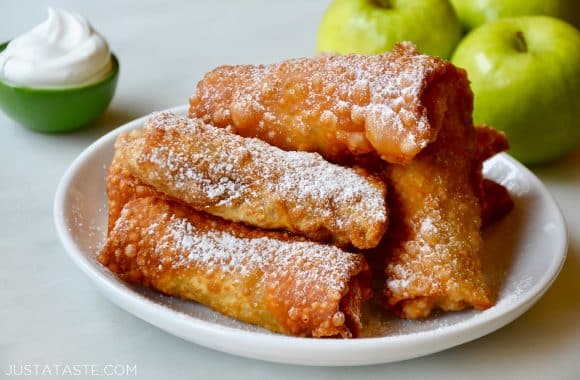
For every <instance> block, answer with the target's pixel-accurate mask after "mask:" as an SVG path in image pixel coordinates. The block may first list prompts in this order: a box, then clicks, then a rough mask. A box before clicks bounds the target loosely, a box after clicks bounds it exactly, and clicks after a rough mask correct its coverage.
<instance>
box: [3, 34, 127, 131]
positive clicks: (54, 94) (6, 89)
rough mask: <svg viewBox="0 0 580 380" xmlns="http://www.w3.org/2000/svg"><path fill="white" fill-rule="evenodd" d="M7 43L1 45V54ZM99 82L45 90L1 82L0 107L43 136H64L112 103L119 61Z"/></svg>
mask: <svg viewBox="0 0 580 380" xmlns="http://www.w3.org/2000/svg"><path fill="white" fill-rule="evenodd" d="M6 45H8V42H5V43H3V44H1V45H0V52H2V51H3V50H4V49H5V48H6ZM111 59H112V60H113V68H112V69H111V72H110V73H109V74H108V75H107V76H106V77H105V78H104V79H102V80H100V81H99V82H96V83H92V84H89V85H86V86H81V87H68V88H62V89H52V88H51V89H44V88H33V87H20V86H13V85H11V84H8V83H5V82H3V81H2V80H0V108H2V110H3V111H4V112H5V113H6V114H7V115H8V116H10V117H11V118H12V119H14V120H15V121H17V122H18V123H20V124H22V125H23V126H25V127H27V128H30V129H32V130H35V131H38V132H43V133H64V132H69V131H73V130H75V129H78V128H81V127H83V126H85V125H87V124H88V123H90V122H91V121H93V120H95V119H96V118H97V117H99V116H100V115H101V114H102V113H103V112H105V110H106V109H107V106H108V105H109V103H110V102H111V99H112V98H113V95H114V93H115V88H116V87H117V79H118V78H119V61H118V60H117V57H115V56H114V55H113V54H111Z"/></svg>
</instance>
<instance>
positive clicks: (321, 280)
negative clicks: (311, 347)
mask: <svg viewBox="0 0 580 380" xmlns="http://www.w3.org/2000/svg"><path fill="white" fill-rule="evenodd" d="M98 258H99V261H100V262H101V263H102V264H103V265H105V266H106V267H108V268H109V269H110V270H111V271H112V272H114V273H116V274H117V275H118V276H119V277H120V278H121V279H123V280H126V281H128V282H131V283H134V284H139V285H144V286H148V287H151V288H153V289H156V290H158V291H160V292H163V293H165V294H168V295H172V296H177V297H181V298H184V299H188V300H194V301H197V302H200V303H202V304H205V305H208V306H209V307H211V308H212V309H214V310H216V311H218V312H220V313H223V314H225V315H228V316H230V317H233V318H236V319H238V320H241V321H244V322H247V323H252V324H256V325H259V326H262V327H265V328H267V329H269V330H272V331H275V332H280V333H284V334H289V335H297V336H312V337H343V338H349V337H352V336H356V335H357V334H358V332H359V331H360V328H361V318H360V305H361V303H362V302H364V301H365V300H367V299H369V298H370V296H371V293H372V291H371V289H370V279H369V269H368V265H367V263H366V261H365V259H364V257H363V256H362V255H357V254H352V253H348V252H345V251H343V250H341V249H339V248H337V247H335V246H331V245H324V244H319V243H314V242H309V241H306V240H304V239H303V238H299V237H296V236H293V235H291V234H288V233H285V232H278V231H263V230H259V229H255V228H251V227H247V226H244V225H241V224H237V223H233V222H229V221H225V220H223V219H219V218H216V217H212V216H210V215H207V214H204V213H200V212H197V211H194V210H192V209H191V208H189V207H187V206H183V205H181V204H178V203H176V202H173V201H170V200H167V199H162V198H157V197H145V198H136V199H133V200H130V201H129V202H128V203H127V204H126V205H125V206H124V208H123V210H122V212H121V214H120V216H119V218H118V219H117V220H116V222H115V224H114V227H113V229H112V230H111V232H110V234H109V237H108V239H107V241H106V244H105V245H104V247H103V248H102V250H101V252H100V254H99V257H98Z"/></svg>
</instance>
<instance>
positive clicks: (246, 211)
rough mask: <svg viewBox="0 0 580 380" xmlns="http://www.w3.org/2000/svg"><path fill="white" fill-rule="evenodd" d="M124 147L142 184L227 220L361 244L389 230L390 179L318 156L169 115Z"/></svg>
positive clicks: (124, 140)
mask: <svg viewBox="0 0 580 380" xmlns="http://www.w3.org/2000/svg"><path fill="white" fill-rule="evenodd" d="M116 149H117V150H118V156H119V157H120V162H121V163H122V166H124V167H125V169H127V170H128V171H129V172H130V173H131V174H133V175H134V176H135V177H136V178H139V179H140V180H141V181H142V182H144V183H146V184H149V185H151V186H153V187H154V188H155V189H157V190H158V191H160V192H161V193H164V194H167V195H168V196H171V197H173V198H175V199H179V200H181V201H183V202H184V203H187V204H188V205H190V206H191V207H193V208H194V209H196V210H200V211H205V212H208V213H210V214H213V215H216V216H220V217H222V218H224V219H228V220H232V221H236V222H244V223H246V224H249V225H253V226H257V227H261V228H266V229H282V230H286V231H290V232H294V233H298V234H302V235H304V236H307V237H309V238H311V239H313V240H317V241H324V242H326V241H330V242H334V243H337V244H340V245H342V246H350V245H353V246H355V247H357V248H371V247H374V246H376V245H377V244H378V243H379V241H380V240H381V238H382V236H383V234H384V232H385V230H386V227H387V207H386V188H385V184H384V182H383V181H382V180H381V179H380V178H378V177H377V176H375V175H371V174H369V173H368V172H366V171H365V170H364V169H352V168H347V167H342V166H339V165H335V164H331V163H329V162H328V161H326V160H324V159H323V158H322V157H321V156H320V155H319V154H317V153H308V152H286V151H283V150H281V149H279V148H277V147H274V146H271V145H269V144H268V143H266V142H264V141H261V140H258V139H253V138H246V137H241V136H238V135H235V134H232V133H230V132H228V131H227V130H225V129H221V128H215V127H213V126H210V125H206V124H204V123H203V122H201V121H199V120H192V119H188V118H184V117H178V116H175V115H172V114H168V113H159V114H154V115H152V116H151V117H150V118H149V119H148V120H147V122H146V123H145V127H144V128H143V130H142V131H134V132H132V133H131V134H129V135H122V136H121V137H120V138H119V140H118V143H117V145H116Z"/></svg>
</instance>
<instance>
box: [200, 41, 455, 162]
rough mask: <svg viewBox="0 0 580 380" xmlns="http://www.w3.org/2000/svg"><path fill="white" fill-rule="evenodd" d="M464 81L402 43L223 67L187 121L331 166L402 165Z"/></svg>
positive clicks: (425, 140) (431, 133)
mask: <svg viewBox="0 0 580 380" xmlns="http://www.w3.org/2000/svg"><path fill="white" fill-rule="evenodd" d="M464 76H465V72H464V71H463V70H461V69H458V68H456V67H455V66H453V65H452V64H451V63H449V62H447V61H445V60H442V59H440V58H438V57H433V56H427V55H421V54H418V53H417V52H416V51H415V47H414V46H413V45H412V44H411V43H408V42H407V43H402V44H397V45H395V47H394V48H393V50H392V51H391V52H387V53H385V54H381V55H373V56H365V55H354V54H352V55H345V56H336V55H320V56H317V57H314V58H301V59H290V60H287V61H283V62H281V63H277V64H271V65H239V66H221V67H218V68H216V69H215V70H213V71H211V72H209V73H207V74H206V75H205V76H204V77H203V79H202V80H201V81H200V82H199V83H198V84H197V90H196V92H195V94H194V95H193V96H192V97H191V99H190V108H189V116H190V117H192V118H202V119H203V120H204V121H205V122H208V123H212V124H214V125H216V126H218V127H228V126H231V127H232V128H233V131H234V132H235V133H237V134H240V135H242V136H249V137H258V138H260V139H262V140H264V141H267V142H269V143H271V144H273V145H276V146H278V147H280V148H282V149H284V150H301V151H311V152H319V153H320V154H322V155H323V156H324V157H326V158H327V159H329V160H332V161H334V162H346V161H353V158H359V157H361V156H362V157H364V156H368V155H370V156H376V157H380V158H382V159H383V160H385V161H387V162H391V163H408V162H410V161H411V160H412V159H413V157H415V156H416V155H417V154H418V153H419V152H420V151H421V150H422V149H423V148H425V147H426V146H427V144H429V143H430V142H432V141H434V140H435V139H436V138H437V134H438V132H439V130H440V129H441V126H442V119H443V116H444V114H445V112H446V109H447V108H448V100H449V97H448V95H447V94H448V92H449V89H451V88H453V87H455V86H456V83H458V82H459V83H461V84H463V83H464V82H463V81H462V80H461V79H462V78H463V77H464Z"/></svg>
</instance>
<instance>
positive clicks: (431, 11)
mask: <svg viewBox="0 0 580 380" xmlns="http://www.w3.org/2000/svg"><path fill="white" fill-rule="evenodd" d="M460 38H461V25H460V23H459V19H458V18H457V16H456V15H455V11H454V10H453V7H452V6H451V3H449V1H448V0H334V1H333V2H332V3H331V4H330V6H329V7H328V9H327V10H326V13H325V14H324V16H323V18H322V22H321V24H320V29H319V31H318V43H317V50H318V51H320V52H333V53H339V54H348V53H361V54H379V53H383V52H385V51H388V50H391V48H392V47H393V45H394V44H395V43H396V42H400V41H412V42H414V43H415V45H417V49H418V50H419V51H421V52H423V53H426V54H432V55H438V56H440V57H443V58H449V56H450V55H451V52H452V51H453V48H454V47H455V45H457V42H459V39H460Z"/></svg>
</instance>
